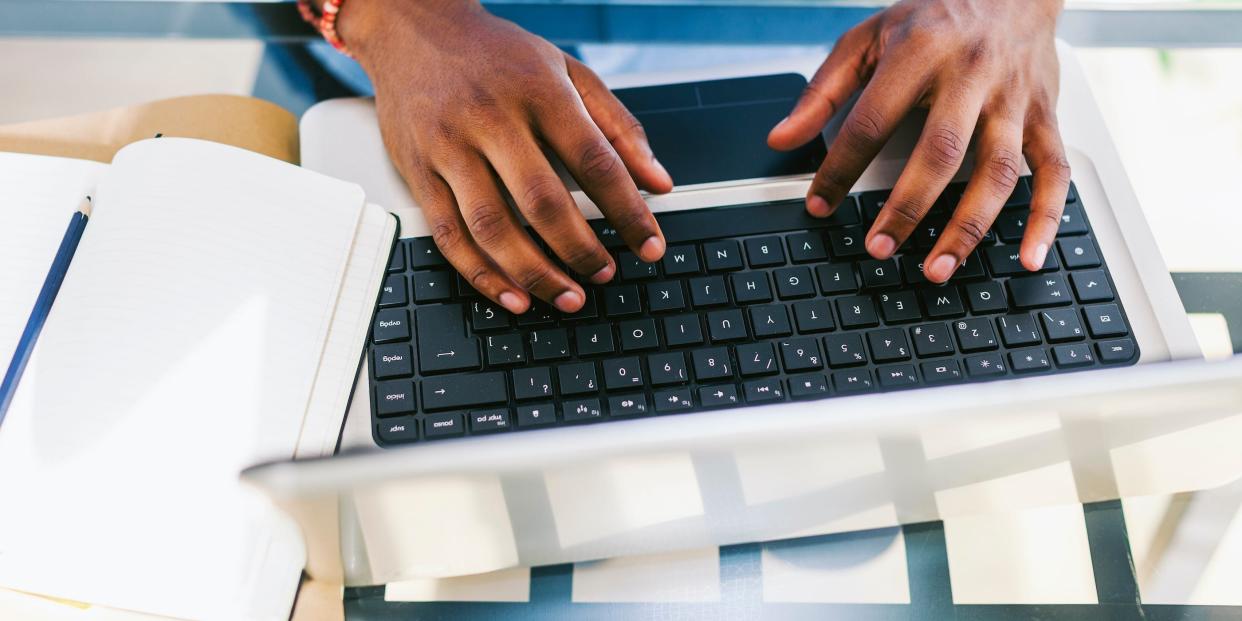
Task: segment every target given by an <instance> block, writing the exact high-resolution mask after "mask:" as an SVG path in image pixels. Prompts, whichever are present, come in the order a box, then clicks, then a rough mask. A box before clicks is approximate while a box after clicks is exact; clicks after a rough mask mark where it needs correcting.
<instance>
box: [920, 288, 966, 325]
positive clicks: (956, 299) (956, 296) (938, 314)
mask: <svg viewBox="0 0 1242 621" xmlns="http://www.w3.org/2000/svg"><path fill="white" fill-rule="evenodd" d="M919 292H920V294H921V296H922V298H923V305H924V306H926V307H927V316H928V317H930V318H932V319H944V318H947V317H960V316H962V315H965V314H966V305H965V304H963V303H962V294H961V293H960V292H959V291H958V289H957V287H954V286H945V287H927V288H925V289H921V290H920V291H919Z"/></svg>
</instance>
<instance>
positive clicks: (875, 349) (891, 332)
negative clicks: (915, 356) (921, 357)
mask: <svg viewBox="0 0 1242 621" xmlns="http://www.w3.org/2000/svg"><path fill="white" fill-rule="evenodd" d="M867 344H868V345H870V346H871V359H872V360H875V361H876V362H896V361H898V360H909V359H910V344H909V343H908V342H907V341H906V333H905V332H904V331H903V330H901V329H900V328H890V329H887V330H876V331H874V332H868V333H867Z"/></svg>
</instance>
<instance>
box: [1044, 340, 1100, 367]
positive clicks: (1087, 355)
mask: <svg viewBox="0 0 1242 621" xmlns="http://www.w3.org/2000/svg"><path fill="white" fill-rule="evenodd" d="M1052 359H1053V360H1055V361H1056V363H1057V366H1058V367H1061V368H1064V369H1072V368H1075V367H1084V366H1090V365H1091V364H1092V363H1094V362H1095V353H1094V352H1092V351H1091V345H1089V344H1087V343H1075V344H1073V345H1057V346H1056V347H1053V348H1052Z"/></svg>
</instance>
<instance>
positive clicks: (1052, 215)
mask: <svg viewBox="0 0 1242 621" xmlns="http://www.w3.org/2000/svg"><path fill="white" fill-rule="evenodd" d="M1025 140H1026V144H1025V145H1024V148H1023V151H1024V153H1025V154H1026V161H1027V163H1028V164H1030V166H1031V175H1032V181H1031V185H1032V190H1031V217H1030V218H1029V219H1028V220H1027V224H1026V234H1024V235H1023V236H1022V247H1021V249H1020V250H1019V253H1020V254H1021V256H1022V265H1023V266H1024V267H1026V269H1028V270H1030V271H1032V272H1035V271H1039V270H1040V269H1043V266H1044V259H1045V258H1046V257H1047V256H1048V249H1049V248H1051V247H1052V242H1053V241H1054V240H1055V239H1056V237H1057V228H1058V227H1060V225H1061V214H1062V212H1064V211H1065V197H1066V195H1067V194H1068V193H1069V185H1070V166H1069V160H1068V159H1066V157H1065V145H1064V144H1062V142H1061V132H1060V130H1058V129H1057V121H1056V118H1055V117H1053V116H1051V115H1050V114H1049V115H1047V116H1044V117H1042V118H1037V120H1036V121H1035V122H1033V123H1032V124H1030V125H1028V126H1027V128H1026V135H1025Z"/></svg>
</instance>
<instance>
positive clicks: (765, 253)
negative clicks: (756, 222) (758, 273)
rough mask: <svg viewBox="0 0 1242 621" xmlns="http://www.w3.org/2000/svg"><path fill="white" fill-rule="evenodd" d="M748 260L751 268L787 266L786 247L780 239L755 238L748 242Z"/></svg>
mask: <svg viewBox="0 0 1242 621" xmlns="http://www.w3.org/2000/svg"><path fill="white" fill-rule="evenodd" d="M746 259H747V260H748V261H750V266H751V267H772V266H773V265H784V264H785V247H784V244H782V243H781V238H779V237H754V238H751V239H748V240H746Z"/></svg>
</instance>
